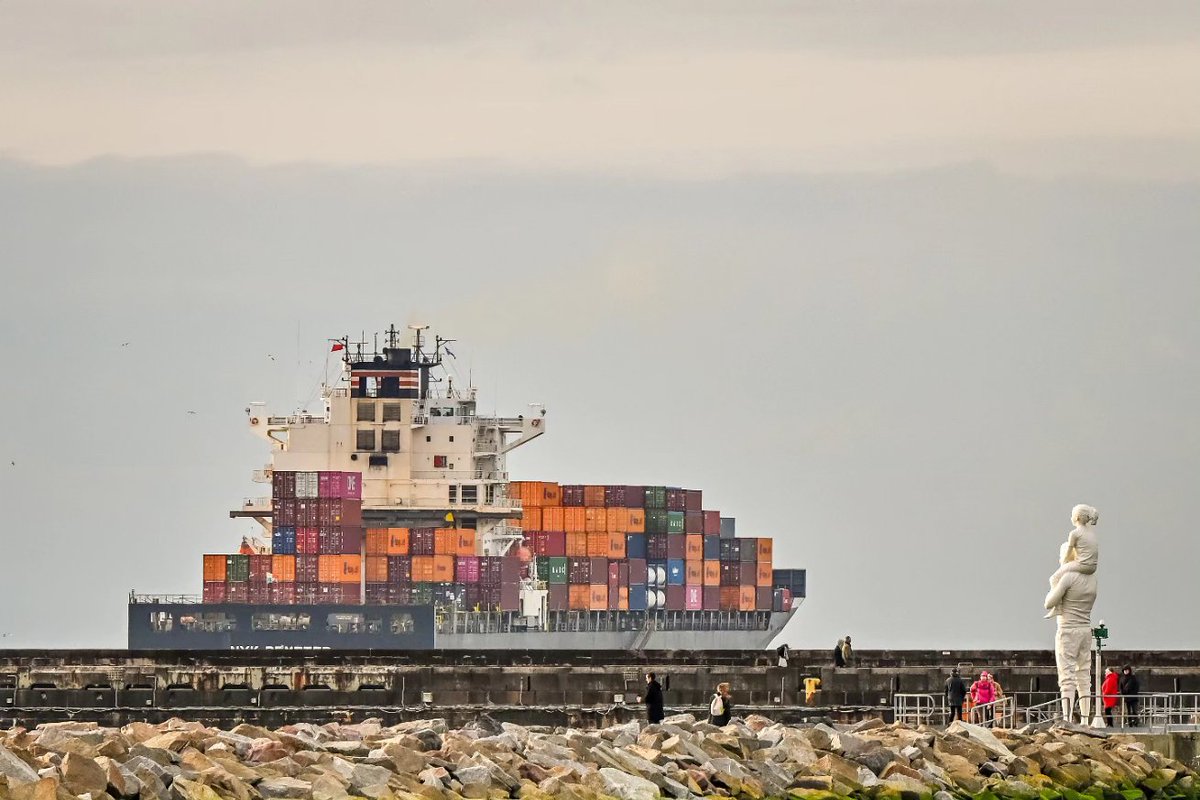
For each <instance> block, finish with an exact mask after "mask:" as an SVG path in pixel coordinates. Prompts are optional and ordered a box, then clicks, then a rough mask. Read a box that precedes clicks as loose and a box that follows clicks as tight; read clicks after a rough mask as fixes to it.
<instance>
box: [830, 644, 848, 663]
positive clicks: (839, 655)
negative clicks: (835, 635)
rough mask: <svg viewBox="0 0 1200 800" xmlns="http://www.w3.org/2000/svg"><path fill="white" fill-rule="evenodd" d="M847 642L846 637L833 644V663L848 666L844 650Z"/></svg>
mask: <svg viewBox="0 0 1200 800" xmlns="http://www.w3.org/2000/svg"><path fill="white" fill-rule="evenodd" d="M845 644H846V640H845V639H838V641H837V644H835V645H834V646H833V665H834V666H835V667H844V666H846V656H845V653H844V652H843V651H842V648H843V647H844V646H845Z"/></svg>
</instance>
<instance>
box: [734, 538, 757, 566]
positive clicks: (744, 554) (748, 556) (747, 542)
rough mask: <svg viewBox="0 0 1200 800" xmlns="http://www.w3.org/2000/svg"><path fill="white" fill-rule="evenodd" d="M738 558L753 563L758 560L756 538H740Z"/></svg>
mask: <svg viewBox="0 0 1200 800" xmlns="http://www.w3.org/2000/svg"><path fill="white" fill-rule="evenodd" d="M738 560H739V561H742V562H749V563H751V564H753V563H754V562H755V561H758V539H742V540H741V550H740V551H739V552H738Z"/></svg>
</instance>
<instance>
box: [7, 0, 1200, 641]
mask: <svg viewBox="0 0 1200 800" xmlns="http://www.w3.org/2000/svg"><path fill="white" fill-rule="evenodd" d="M328 8H329V7H328V6H325V5H317V4H304V3H288V4H271V3H266V4H256V6H255V7H254V8H253V9H244V8H242V7H241V5H240V4H238V5H235V4H232V3H203V4H202V3H179V4H172V5H171V6H161V7H154V8H146V7H139V8H138V9H137V11H136V16H135V10H134V9H135V5H134V4H122V3H108V4H92V3H88V4H81V5H79V6H78V7H77V8H76V12H77V13H76V14H74V15H71V16H70V21H69V22H66V23H64V22H63V20H64V15H63V14H62V12H61V7H60V9H59V13H56V14H51V13H50V11H49V10H43V9H42V8H41V7H40V6H32V5H30V6H27V7H25V8H20V7H17V6H16V5H14V4H7V5H4V6H0V107H2V108H4V109H5V112H4V113H5V122H4V125H3V126H0V153H4V154H7V157H6V158H4V159H3V160H0V269H2V270H3V275H4V279H5V287H6V291H5V292H4V293H3V295H2V300H0V310H2V311H3V314H2V315H0V337H2V338H0V341H3V342H4V344H5V345H6V347H7V349H8V350H9V352H10V353H11V354H12V356H13V363H12V365H11V366H10V369H9V370H8V378H7V380H6V381H5V389H4V391H3V392H0V414H2V415H3V417H4V419H6V420H8V423H7V424H6V425H5V426H4V427H3V429H2V431H3V432H2V433H0V456H2V458H0V463H3V464H4V465H5V468H4V472H3V475H2V477H0V508H3V509H4V513H5V522H4V523H3V524H2V525H0V536H2V537H3V543H4V550H3V559H4V563H5V565H6V567H8V569H6V571H5V572H6V581H7V583H8V587H7V594H8V596H10V597H30V598H33V600H31V602H29V603H27V604H24V605H22V604H12V603H9V604H5V606H4V607H3V608H0V632H12V633H13V634H14V636H13V637H12V638H11V639H8V640H6V644H8V643H9V642H12V644H13V645H14V646H21V645H74V646H86V645H114V646H115V645H121V644H123V642H124V605H123V603H124V593H125V592H126V591H127V590H128V589H129V588H130V587H137V588H139V589H144V590H157V591H171V590H180V591H195V590H196V589H197V588H198V581H199V556H200V554H201V553H202V552H211V551H215V550H221V549H228V548H229V547H232V546H233V544H234V543H236V541H237V539H238V538H239V537H240V535H241V534H242V533H244V532H246V531H247V530H248V529H249V528H248V526H246V525H242V524H238V523H234V522H231V521H229V520H227V519H226V518H225V517H226V511H227V510H228V508H230V507H231V504H234V503H237V502H238V500H239V499H240V498H241V497H243V496H246V495H249V494H255V493H258V491H257V488H256V487H255V486H254V485H252V484H250V483H249V481H248V474H249V471H250V470H251V469H254V468H256V467H258V466H261V465H262V463H263V462H264V460H265V458H266V453H265V451H264V450H263V449H262V448H260V447H259V446H258V444H257V440H256V439H254V438H253V437H251V436H250V435H249V434H248V433H247V432H246V431H245V428H244V419H245V418H244V415H243V414H242V409H243V408H244V406H245V403H246V402H247V401H250V400H257V399H262V400H269V401H271V402H272V403H273V405H274V406H275V407H276V408H279V409H288V408H289V407H291V406H293V405H294V404H297V403H303V402H304V400H305V398H307V397H308V396H309V395H310V393H311V390H312V388H313V387H314V385H315V384H316V382H317V381H318V380H319V377H320V373H321V368H322V366H323V364H324V359H325V352H324V349H325V348H324V344H323V343H324V341H325V339H327V338H328V337H331V336H337V335H340V334H342V333H346V332H355V331H359V330H361V329H363V328H367V329H370V328H371V327H383V326H384V325H386V324H387V323H389V322H392V321H396V322H398V323H404V322H408V321H411V320H414V319H420V320H422V321H425V322H429V323H432V324H434V325H435V326H437V327H438V328H439V329H440V331H441V332H443V333H444V334H445V335H450V336H455V337H457V338H458V339H459V340H460V342H461V344H460V346H459V347H458V348H456V352H457V353H458V355H459V362H458V365H457V366H458V368H459V370H460V371H461V372H462V373H463V374H464V375H466V374H467V373H468V371H471V372H473V375H474V377H475V380H476V382H477V383H478V384H479V386H480V387H481V392H482V394H483V397H484V398H485V401H486V402H493V401H494V402H495V403H496V405H497V407H498V408H500V409H501V410H505V409H518V408H520V407H522V406H524V404H525V403H527V402H531V401H535V400H536V401H544V402H545V403H546V404H547V405H548V407H549V408H550V414H551V417H550V419H551V421H552V425H553V427H552V429H551V435H549V436H546V437H544V438H543V439H542V440H540V441H539V442H538V443H536V444H534V445H530V446H529V447H528V448H526V449H524V450H522V451H519V452H518V454H516V455H514V457H513V458H512V461H511V464H510V465H511V467H512V470H513V471H514V472H515V473H518V474H520V475H521V476H522V477H530V478H546V479H560V480H563V481H579V482H656V483H657V482H666V483H676V484H684V485H689V486H699V487H701V488H703V489H704V490H705V492H706V497H707V498H708V499H709V500H710V504H711V505H714V506H716V507H719V508H720V509H722V510H723V511H724V512H725V513H727V514H732V515H734V516H736V517H737V518H738V520H739V526H740V528H741V531H742V533H743V534H746V535H753V534H756V533H761V534H764V535H773V536H775V537H776V542H777V561H778V562H779V564H780V565H781V566H784V565H787V566H793V565H794V566H805V567H808V568H809V570H810V588H811V594H812V598H811V599H810V600H809V601H808V603H807V604H806V605H805V606H804V607H803V608H802V610H801V612H800V613H799V614H798V615H797V619H796V621H795V622H794V623H793V625H792V627H791V628H790V629H789V631H788V633H789V639H790V640H791V641H792V642H793V643H795V644H799V645H811V646H827V645H832V642H833V640H834V639H836V638H837V636H839V635H841V634H844V633H846V632H851V633H853V634H855V641H856V643H859V644H861V646H864V647H871V646H877V645H878V646H883V645H886V646H931V647H956V646H984V645H988V646H997V647H1008V646H1012V647H1018V646H1037V645H1043V646H1047V645H1048V644H1049V642H1050V638H1051V632H1052V628H1053V626H1052V623H1050V622H1048V621H1042V620H1041V619H1040V610H1039V608H1038V607H1039V604H1040V602H1039V601H1040V599H1041V596H1042V594H1044V591H1045V588H1046V587H1045V579H1046V576H1047V575H1048V574H1049V573H1050V572H1051V571H1052V569H1053V566H1054V560H1055V555H1056V552H1057V546H1058V544H1059V542H1060V541H1061V540H1062V538H1063V536H1064V535H1065V533H1066V531H1067V529H1068V527H1069V524H1068V520H1067V517H1068V513H1069V510H1070V507H1071V506H1072V505H1073V504H1075V503H1077V502H1087V503H1091V504H1093V505H1096V506H1097V507H1098V508H1099V509H1100V512H1101V528H1100V531H1101V535H1102V536H1103V537H1104V539H1103V548H1104V564H1103V566H1102V572H1101V600H1100V605H1099V607H1098V609H1097V610H1098V612H1099V614H1100V615H1101V616H1103V617H1104V618H1105V619H1106V620H1107V621H1108V622H1109V624H1110V626H1112V627H1113V629H1114V641H1113V644H1114V646H1119V647H1200V627H1198V626H1196V625H1194V624H1191V623H1190V621H1187V620H1186V617H1180V616H1179V615H1177V614H1173V613H1167V612H1168V611H1171V610H1175V609H1181V610H1184V609H1191V608H1194V607H1196V605H1197V601H1198V600H1200V597H1198V594H1200V589H1198V588H1197V586H1196V583H1195V580H1194V577H1193V574H1192V573H1193V572H1194V566H1195V564H1196V563H1197V561H1198V559H1200V545H1198V544H1197V539H1196V538H1195V537H1194V536H1193V535H1192V532H1191V531H1192V527H1193V521H1192V520H1191V513H1190V500H1191V497H1192V496H1193V495H1194V486H1195V481H1196V476H1197V475H1198V474H1200V469H1198V467H1200V464H1198V463H1197V462H1198V461H1200V456H1198V453H1200V422H1198V421H1197V416H1196V414H1195V409H1196V408H1197V402H1198V401H1200V378H1198V377H1197V371H1196V368H1195V363H1196V356H1197V346H1198V345H1200V321H1198V320H1197V317H1196V314H1195V308H1196V306H1197V303H1198V301H1200V272H1198V271H1197V269H1196V264H1197V263H1198V261H1200V230H1198V227H1197V225H1196V220H1197V219H1200V185H1198V180H1200V132H1198V129H1200V103H1198V102H1197V100H1196V98H1197V97H1200V48H1198V47H1196V45H1197V44H1198V42H1197V39H1198V38H1200V22H1198V19H1197V13H1198V12H1197V11H1196V9H1195V6H1193V5H1191V4H1187V5H1185V4H1174V5H1172V4H1164V5H1162V6H1156V14H1155V15H1154V16H1153V17H1150V15H1145V14H1139V13H1136V11H1130V12H1129V13H1124V12H1123V11H1122V10H1121V9H1122V6H1119V5H1116V4H1079V5H1072V4H1067V5H1062V6H1056V10H1055V11H1054V12H1052V13H1048V12H1046V11H1045V10H1044V9H1042V6H1040V5H1037V6H1034V5H1029V6H1021V5H1019V4H1018V5H1015V6H1014V5H1012V4H995V5H984V4H974V5H972V6H969V7H968V6H965V5H963V4H957V3H947V4H939V3H931V4H910V5H900V6H896V5H888V6H880V9H890V10H878V9H870V8H865V7H863V6H855V7H853V8H851V7H846V6H844V5H843V4H809V5H803V6H796V5H794V4H767V3H763V4H757V5H755V6H753V7H752V9H751V10H750V11H744V10H741V6H740V5H734V4H728V5H716V4H712V5H708V6H705V7H703V8H704V10H702V11H696V10H695V9H696V8H697V6H696V5H695V4H689V5H688V6H687V8H688V9H691V12H690V13H685V12H684V10H683V9H684V7H683V6H673V5H670V4H660V5H657V6H655V8H654V9H653V10H651V11H645V10H639V8H641V6H640V5H639V6H637V7H635V6H632V5H619V4H614V5H609V6H606V10H605V11H604V12H603V13H601V12H599V11H596V10H595V9H591V10H589V11H588V12H587V14H584V13H582V12H580V11H579V10H578V8H576V9H575V13H574V14H571V13H566V12H565V11H563V10H562V7H560V6H544V7H536V6H525V7H519V8H518V7H509V6H506V7H505V12H504V13H503V14H500V12H498V11H496V10H495V9H496V8H497V7H496V6H495V5H491V4H484V5H480V6H470V7H465V6H453V5H444V4H438V5H437V6H430V5H420V6H418V5H416V4H412V5H409V6H398V5H397V4H392V3H388V4H378V5H374V4H362V5H359V6H352V7H351V11H349V12H347V13H343V14H340V15H331V14H330V13H329V11H327V10H325V9H328ZM897 8H899V9H902V10H903V12H904V13H901V12H900V11H896V9H897ZM397 9H399V10H397ZM964 9H965V10H964ZM285 10H287V12H288V13H284V11H285ZM463 20H470V22H469V23H464V22H463ZM126 341H129V342H131V344H130V346H129V347H125V348H123V347H121V343H122V342H126ZM298 348H299V357H298ZM268 354H273V355H276V356H277V359H276V360H275V361H272V360H270V359H269V358H268ZM310 361H311V362H312V363H309V362H310ZM188 410H195V411H198V412H199V413H198V414H196V415H188V414H187V413H186V412H187V411H188ZM10 461H16V465H15V466H13V465H11V464H10V463H9V462H10Z"/></svg>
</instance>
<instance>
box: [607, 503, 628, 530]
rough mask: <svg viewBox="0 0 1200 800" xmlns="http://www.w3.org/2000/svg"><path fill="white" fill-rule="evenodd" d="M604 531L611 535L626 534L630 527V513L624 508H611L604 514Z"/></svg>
mask: <svg viewBox="0 0 1200 800" xmlns="http://www.w3.org/2000/svg"><path fill="white" fill-rule="evenodd" d="M604 519H605V524H604V530H606V531H608V532H609V533H625V529H626V528H627V527H629V524H628V523H629V511H628V510H626V509H624V508H609V509H607V510H606V511H605V514H604Z"/></svg>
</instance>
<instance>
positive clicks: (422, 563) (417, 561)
mask: <svg viewBox="0 0 1200 800" xmlns="http://www.w3.org/2000/svg"><path fill="white" fill-rule="evenodd" d="M433 559H434V556H413V557H412V579H413V583H433Z"/></svg>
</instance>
